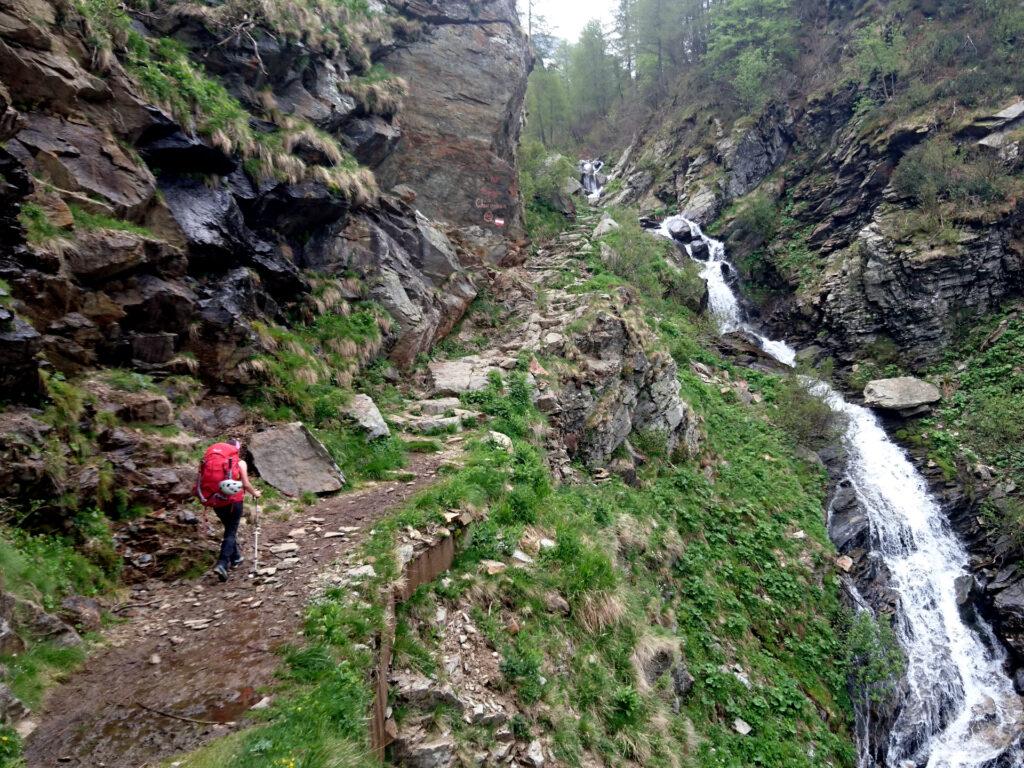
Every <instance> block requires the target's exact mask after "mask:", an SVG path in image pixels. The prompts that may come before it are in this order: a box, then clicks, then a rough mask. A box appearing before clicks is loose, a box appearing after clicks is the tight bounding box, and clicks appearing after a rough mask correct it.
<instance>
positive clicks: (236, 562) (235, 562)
mask: <svg viewBox="0 0 1024 768" xmlns="http://www.w3.org/2000/svg"><path fill="white" fill-rule="evenodd" d="M244 562H245V558H244V557H239V558H236V559H234V560H232V561H231V570H232V571H233V570H235V568H237V567H238V566H240V565H241V564H242V563H244Z"/></svg>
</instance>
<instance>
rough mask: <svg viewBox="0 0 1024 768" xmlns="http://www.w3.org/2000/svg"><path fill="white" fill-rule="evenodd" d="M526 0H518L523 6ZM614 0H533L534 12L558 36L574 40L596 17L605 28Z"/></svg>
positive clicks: (610, 18)
mask: <svg viewBox="0 0 1024 768" xmlns="http://www.w3.org/2000/svg"><path fill="white" fill-rule="evenodd" d="M526 2H527V0H519V7H520V8H525V7H526ZM616 4H617V2H616V0H534V6H533V7H534V13H539V14H540V15H541V16H543V17H544V18H546V19H547V20H548V24H549V25H550V26H551V28H552V31H553V32H554V33H555V34H556V35H558V36H559V37H564V38H565V39H566V40H569V41H571V42H574V43H575V42H576V41H577V40H578V39H579V36H580V31H581V30H582V29H583V25H584V24H586V23H587V22H588V21H590V20H591V19H598V20H600V22H601V23H602V24H603V25H604V27H605V28H606V29H607V28H608V24H609V23H610V22H611V20H612V9H613V8H614V7H615V5H616Z"/></svg>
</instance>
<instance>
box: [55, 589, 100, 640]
mask: <svg viewBox="0 0 1024 768" xmlns="http://www.w3.org/2000/svg"><path fill="white" fill-rule="evenodd" d="M60 615H61V618H62V619H64V621H66V622H68V623H69V624H71V625H72V626H74V627H77V628H78V629H79V630H82V631H85V632H95V631H96V630H98V629H100V627H102V626H103V608H102V607H101V606H100V604H99V603H98V602H97V601H96V600H93V599H92V598H91V597H82V596H81V595H71V596H69V597H65V598H64V600H62V601H61V604H60Z"/></svg>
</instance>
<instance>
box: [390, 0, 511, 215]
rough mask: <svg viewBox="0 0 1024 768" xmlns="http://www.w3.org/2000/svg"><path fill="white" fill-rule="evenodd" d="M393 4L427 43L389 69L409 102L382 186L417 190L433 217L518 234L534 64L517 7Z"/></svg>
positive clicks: (418, 0) (400, 53)
mask: <svg viewBox="0 0 1024 768" xmlns="http://www.w3.org/2000/svg"><path fill="white" fill-rule="evenodd" d="M391 5H392V6H394V7H395V8H396V9H397V10H398V11H399V12H400V13H402V14H403V15H405V16H407V17H409V18H411V19H415V20H418V21H420V22H422V23H423V25H424V34H423V36H422V38H421V39H419V40H417V41H416V42H413V43H411V44H409V45H407V46H403V47H402V48H401V49H399V50H397V51H396V52H395V53H394V54H392V55H390V56H388V57H386V58H385V59H384V61H383V64H384V66H385V67H386V68H387V69H388V70H389V71H391V72H394V73H395V74H396V75H400V76H401V77H403V78H405V80H406V81H408V83H409V93H410V98H409V99H407V100H406V103H405V107H404V109H403V111H402V131H403V138H402V139H401V141H400V142H399V143H398V147H397V149H396V150H395V152H394V153H393V154H392V155H391V156H390V157H389V158H388V159H387V160H386V161H385V162H384V164H383V165H382V166H381V168H380V169H379V171H378V173H379V175H380V177H381V179H382V181H384V182H385V183H386V184H394V183H397V182H399V181H400V182H402V183H404V184H407V185H408V186H410V187H412V188H413V189H415V190H416V192H417V195H418V196H417V205H418V206H419V207H420V209H421V210H422V211H423V212H424V213H426V214H427V215H428V216H431V217H432V218H442V219H447V220H449V221H452V222H455V223H457V224H463V225H477V226H480V227H482V228H484V230H486V231H489V232H492V233H495V234H499V233H503V232H510V233H512V234H516V233H518V232H520V231H521V228H522V209H521V205H520V198H519V188H518V184H517V173H516V168H517V160H516V145H517V144H518V142H519V132H520V129H521V126H522V117H523V103H524V100H525V97H526V80H527V76H528V74H529V71H530V64H531V57H530V51H529V45H528V43H527V40H526V37H525V35H523V32H522V30H521V29H520V26H519V19H518V16H517V14H516V9H515V2H514V0H481V1H480V2H458V1H456V2H445V3H427V2H423V0H391Z"/></svg>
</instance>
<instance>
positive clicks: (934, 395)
mask: <svg viewBox="0 0 1024 768" xmlns="http://www.w3.org/2000/svg"><path fill="white" fill-rule="evenodd" d="M941 399H942V393H941V392H940V391H939V388H938V387H936V386H935V385H934V384H930V383H929V382H927V381H922V380H921V379H915V378H913V377H911V376H902V377H899V378H895V379H876V380H875V381H872V382H869V383H868V385H867V386H866V387H865V388H864V402H865V404H866V405H868V406H870V407H872V408H879V409H881V410H884V411H898V412H901V413H905V412H909V411H914V410H916V409H918V408H920V407H921V406H928V405H933V404H934V403H937V402H939V400H941Z"/></svg>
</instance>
